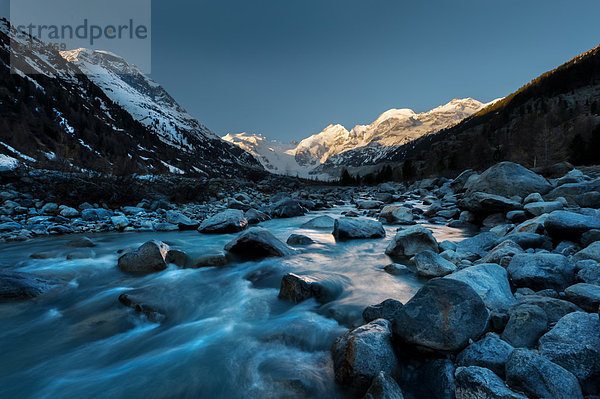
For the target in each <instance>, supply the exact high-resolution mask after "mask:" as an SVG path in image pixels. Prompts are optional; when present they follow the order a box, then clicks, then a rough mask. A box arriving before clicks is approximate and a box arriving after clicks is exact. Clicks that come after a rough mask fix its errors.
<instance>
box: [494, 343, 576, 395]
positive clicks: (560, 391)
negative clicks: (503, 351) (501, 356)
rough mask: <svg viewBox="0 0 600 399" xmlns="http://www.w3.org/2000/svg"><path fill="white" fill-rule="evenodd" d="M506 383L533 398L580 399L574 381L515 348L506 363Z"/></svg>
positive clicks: (557, 368) (545, 361)
mask: <svg viewBox="0 0 600 399" xmlns="http://www.w3.org/2000/svg"><path fill="white" fill-rule="evenodd" d="M506 382H507V384H508V385H509V386H510V387H511V388H513V389H515V390H518V391H521V392H523V393H525V394H526V395H527V396H528V397H532V398H553V399H583V394H582V393H581V387H580V386H579V382H578V381H577V378H576V377H575V376H574V375H573V374H572V373H571V372H569V371H567V370H565V369H564V368H562V367H560V366H559V365H557V364H555V363H552V362H551V361H549V360H548V359H547V358H545V357H543V356H540V355H538V354H537V353H535V352H533V351H530V350H529V349H524V348H519V349H515V350H514V351H513V352H512V353H511V354H510V356H509V357H508V362H507V363H506Z"/></svg>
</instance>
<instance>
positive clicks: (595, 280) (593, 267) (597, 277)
mask: <svg viewBox="0 0 600 399" xmlns="http://www.w3.org/2000/svg"><path fill="white" fill-rule="evenodd" d="M575 268H576V269H577V268H579V272H577V280H579V281H582V282H584V283H588V284H594V285H600V264H599V263H598V262H596V261H595V260H591V259H587V260H582V261H579V262H577V264H575Z"/></svg>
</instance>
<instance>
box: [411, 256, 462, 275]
mask: <svg viewBox="0 0 600 399" xmlns="http://www.w3.org/2000/svg"><path fill="white" fill-rule="evenodd" d="M414 262H415V265H416V266H417V274H418V275H420V276H424V277H443V276H446V275H448V274H450V273H452V272H454V271H455V270H456V265H454V263H452V262H449V261H447V260H446V259H444V258H442V257H441V256H440V255H438V254H437V253H435V252H433V251H429V250H427V251H423V252H419V253H418V254H417V255H416V256H415V258H414Z"/></svg>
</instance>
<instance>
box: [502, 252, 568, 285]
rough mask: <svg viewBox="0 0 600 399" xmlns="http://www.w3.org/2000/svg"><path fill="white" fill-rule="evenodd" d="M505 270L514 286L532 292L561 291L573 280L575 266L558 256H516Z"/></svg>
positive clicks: (544, 254) (524, 254) (536, 254)
mask: <svg viewBox="0 0 600 399" xmlns="http://www.w3.org/2000/svg"><path fill="white" fill-rule="evenodd" d="M507 270H508V274H509V276H510V279H511V281H512V283H513V285H514V286H516V287H529V288H533V289H534V290H541V289H546V288H552V289H556V290H559V291H562V290H563V289H565V288H566V287H568V286H569V285H570V284H571V283H572V282H573V280H574V279H575V266H574V265H573V264H572V263H571V262H569V259H568V258H567V257H565V256H563V255H558V254H549V253H535V254H530V253H523V254H517V255H515V256H514V257H513V258H512V260H511V261H510V264H509V265H508V269H507Z"/></svg>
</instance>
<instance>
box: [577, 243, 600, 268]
mask: <svg viewBox="0 0 600 399" xmlns="http://www.w3.org/2000/svg"><path fill="white" fill-rule="evenodd" d="M587 259H591V260H595V261H596V262H599V263H600V241H596V242H593V243H591V244H590V245H588V246H587V247H585V248H584V249H582V250H581V251H579V252H577V253H576V254H575V255H573V261H574V262H579V261H580V260H587Z"/></svg>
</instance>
